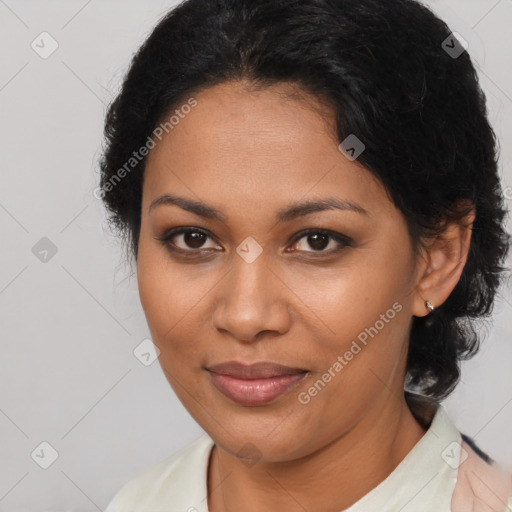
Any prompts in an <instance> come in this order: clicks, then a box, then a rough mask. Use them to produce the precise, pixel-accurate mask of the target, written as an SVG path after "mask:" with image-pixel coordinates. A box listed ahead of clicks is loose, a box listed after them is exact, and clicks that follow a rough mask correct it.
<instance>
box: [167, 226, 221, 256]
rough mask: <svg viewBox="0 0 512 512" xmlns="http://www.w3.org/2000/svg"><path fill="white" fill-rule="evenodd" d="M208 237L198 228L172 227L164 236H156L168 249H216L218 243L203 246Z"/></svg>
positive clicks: (186, 250) (185, 250) (189, 250)
mask: <svg viewBox="0 0 512 512" xmlns="http://www.w3.org/2000/svg"><path fill="white" fill-rule="evenodd" d="M208 239H211V237H210V236H209V235H208V234H207V233H206V232H205V231H203V230H201V229H199V228H193V227H188V228H179V229H174V230H172V231H170V232H168V233H166V234H165V235H164V236H162V237H160V238H158V240H160V241H161V242H162V243H163V244H164V245H165V246H166V247H167V248H169V249H170V250H177V251H182V252H200V251H199V249H208V250H210V249H217V248H218V245H216V244H213V246H210V247H205V243H207V241H208Z"/></svg>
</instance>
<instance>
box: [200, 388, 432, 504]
mask: <svg viewBox="0 0 512 512" xmlns="http://www.w3.org/2000/svg"><path fill="white" fill-rule="evenodd" d="M408 403H409V406H410V407H411V409H412V410H413V411H414V414H413V412H411V409H410V408H409V406H408ZM423 405H428V404H423ZM424 411H426V413H424V414H423V415H422V412H424ZM433 412H435V411H434V410H433V409H429V410H426V409H425V408H424V407H422V403H421V401H418V400H417V399H415V398H414V397H413V396H411V395H408V396H407V401H406V397H405V396H402V397H401V400H399V399H397V398H395V397H394V396H392V397H391V398H390V399H387V400H386V401H384V403H383V404H378V405H376V406H375V407H374V408H373V409H372V410H371V411H369V412H368V413H367V414H366V415H365V417H364V418H363V419H361V421H360V422H359V423H358V424H357V425H356V426H355V427H354V428H352V429H351V430H349V431H347V432H343V433H341V435H339V436H338V437H337V438H336V439H334V440H333V441H332V442H331V443H329V444H328V445H327V446H324V447H322V448H321V449H320V450H318V451H316V452H314V453H312V454H309V455H308V456H306V457H303V458H300V459H297V460H294V461H286V462H265V461H259V462H258V463H257V464H255V465H254V466H250V467H249V466H247V465H246V464H244V463H243V462H242V461H240V460H239V459H237V458H236V457H233V456H232V455H231V454H229V453H228V452H226V451H225V450H223V449H222V448H221V447H219V446H218V445H215V447H214V448H213V450H212V454H211V459H210V464H209V471H208V496H209V497H208V507H209V511H210V512H232V511H234V510H244V511H245V512H256V511H258V512H260V511H261V510H286V511H288V512H304V510H344V509H346V508H348V507H350V506H351V505H353V504H354V503H355V502H357V501H358V500H359V499H360V498H361V497H363V496H364V495H365V494H367V493H368V492H370V491H371V490H372V489H373V488H375V487H376V486H377V485H378V484H379V483H380V482H382V481H383V480H384V479H385V478H386V477H387V476H389V474H390V473H391V472H392V471H393V470H394V469H395V468H396V467H397V466H398V464H399V463H400V462H401V461H402V460H403V458H404V457H405V456H406V455H407V454H408V453H409V452H410V451H411V449H412V448H413V447H414V445H415V444H416V443H417V442H418V441H419V440H420V439H421V438H422V437H423V435H424V434H425V432H426V430H427V428H428V423H429V417H430V420H431V417H432V414H433ZM415 415H416V416H417V417H416V416H415Z"/></svg>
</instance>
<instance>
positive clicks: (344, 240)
mask: <svg viewBox="0 0 512 512" xmlns="http://www.w3.org/2000/svg"><path fill="white" fill-rule="evenodd" d="M187 233H201V234H202V235H205V236H207V237H208V238H211V239H212V240H213V238H212V237H211V236H210V235H209V234H208V232H206V231H205V230H203V229H201V228H196V227H182V228H176V229H173V230H171V231H168V232H166V233H164V234H163V235H162V236H160V237H156V239H157V240H159V241H160V242H161V243H162V244H163V245H164V247H165V248H166V249H168V250H169V251H171V252H173V253H181V254H186V255H187V256H193V255H194V256H197V255H201V254H202V253H203V254H204V252H206V251H208V252H209V251H215V249H213V250H212V249H182V248H180V247H177V246H176V245H175V244H173V243H172V242H171V240H172V239H173V238H175V237H177V236H179V235H182V234H187ZM312 234H320V235H326V236H328V237H329V238H330V239H332V240H334V241H336V242H338V243H339V244H340V245H341V246H342V247H341V248H338V249H331V250H329V251H323V250H320V251H314V250H312V251H299V252H306V253H311V254H312V255H313V257H319V256H320V257H321V256H322V255H324V256H325V255H331V254H335V253H338V252H340V251H341V250H343V249H344V248H345V247H351V246H352V240H351V239H350V238H348V237H347V236H345V235H342V234H340V233H336V232H335V231H330V230H328V229H318V228H310V229H306V230H303V231H300V232H299V233H297V234H296V235H295V236H294V238H293V239H292V242H291V245H292V246H293V245H295V244H296V243H297V242H298V241H299V240H301V239H302V238H305V237H307V236H309V235H312Z"/></svg>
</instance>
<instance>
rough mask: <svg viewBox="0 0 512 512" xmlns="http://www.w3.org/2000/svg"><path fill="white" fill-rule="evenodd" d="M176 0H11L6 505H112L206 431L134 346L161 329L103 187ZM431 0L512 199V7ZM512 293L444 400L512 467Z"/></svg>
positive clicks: (3, 192)
mask: <svg viewBox="0 0 512 512" xmlns="http://www.w3.org/2000/svg"><path fill="white" fill-rule="evenodd" d="M175 3H176V2H172V1H163V0H158V1H157V0H153V1H150V2H143V1H138V2H135V1H127V0H101V1H100V0H89V1H86V0H67V1H58V2H57V1H48V0H46V1H41V0H32V1H29V0H26V1H22V0H0V27H1V30H0V47H1V48H2V57H1V66H0V119H1V124H0V130H1V132H0V155H1V161H2V170H1V172H0V225H1V242H0V243H1V252H0V254H1V261H0V325H1V330H0V332H1V344H0V348H1V358H0V511H3V512H7V511H9V512H13V511H14V512H18V511H31V512H34V511H50V510H51V511H53V512H55V511H59V512H60V511H80V512H86V511H87V512H89V511H91V512H92V511H96V510H103V509H104V508H105V506H106V505H107V503H108V502H109V500H110V499H111V498H112V496H113V495H114V493H115V492H116V491H117V490H118V489H119V488H120V486H121V485H122V484H123V483H125V482H126V481H127V480H128V479H130V478H131V477H133V476H134V475H135V474H136V473H138V472H140V471H141V470H143V469H145V468H146V467H148V466H150V465H152V464H154V463H156V462H157V461H159V460H161V459H163V458H164V457H166V456H168V455H170V454H171V453H173V452H174V451H176V450H177V449H179V448H180V447H182V446H184V445H186V444H188V443H189V442H191V441H192V440H194V439H195V438H197V437H198V436H199V435H200V434H201V433H202V430H201V428H200V427H199V426H198V425H197V424H196V423H195V422H194V421H193V420H192V419H191V417H190V416H189V415H188V413H187V412H186V410H185V409H184V408H183V406H182V405H181V403H180V402H179V401H178V400H177V398H176V397H175V396H174V393H173V391H172V389H171V388H170V386H169V385H168V383H167V381H166V380H165V378H164V376H163V373H162V371H161V369H160V366H159V365H158V362H157V361H155V362H154V363H153V364H152V365H150V366H144V365H143V364H142V363H141V362H140V361H139V359H137V358H136V357H135V356H134V353H133V351H134V349H135V348H136V347H137V346H138V345H139V344H140V343H141V341H142V340H143V339H144V338H146V337H149V330H148V328H147V325H146V323H145V318H144V316H143V312H142V309H141V307H140V304H139V300H138V294H137V288H136V280H135V277H132V278H130V277H129V276H130V273H131V270H130V269H129V268H127V266H125V265H123V261H122V257H121V252H120V247H119V245H118V242H117V241H116V239H115V238H114V237H113V236H112V235H110V234H109V233H108V230H107V226H106V224H105V215H104V211H103V208H102V204H101V202H100V201H99V200H98V199H96V198H95V197H94V196H93V190H94V188H95V187H96V186H97V181H98V174H97V160H98V157H99V155H100V151H101V143H102V129H103V118H104V114H105V110H106V104H108V102H109V101H110V100H111V99H112V98H113V95H114V94H115V92H116V91H117V90H118V87H119V85H120V81H121V79H122V76H123V73H124V72H125V70H126V69H127V66H128V63H129V59H130V57H131V55H132V53H133V52H134V51H135V50H136V49H137V48H138V46H139V45H140V44H141V43H142V41H143V40H144V38H145V37H146V36H147V35H148V33H149V31H150V30H151V29H152V27H153V26H154V25H155V23H156V22H157V20H158V19H159V17H160V16H161V15H162V14H163V13H164V12H165V11H166V10H168V9H169V8H170V7H171V6H173V5H175ZM429 3H430V4H431V5H432V6H433V7H434V9H435V10H436V11H437V12H438V13H439V14H440V15H441V16H442V17H443V18H444V19H445V20H446V21H447V22H448V23H449V25H450V26H451V28H452V30H454V31H457V32H459V33H460V34H462V36H463V37H464V38H465V39H466V40H467V41H468V42H469V49H468V51H469V52H470V53H471V55H472V56H473V57H474V59H475V60H476V62H477V65H478V67H479V73H480V77H481V83H482V86H483V88H484V90H485V92H486V94H487V97H488V104H489V109H490V118H491V122H492V124H493V126H494V127H495V130H496V132H497V135H498V137H499V139H500V141H501V147H502V156H501V166H500V169H501V174H502V178H503V184H504V186H505V187H508V188H507V195H508V197H509V198H512V188H510V187H511V186H512V176H511V170H510V169H511V165H510V164H511V159H512V150H511V148H512V145H511V142H512V99H511V98H512V75H511V73H512V66H511V63H512V48H511V47H512V35H511V33H510V27H511V22H512V1H511V0H500V1H497V0H492V1H491V0H489V1H487V0H446V1H443V2H441V1H432V2H429ZM43 31H48V32H49V33H50V34H51V36H52V37H53V38H54V39H55V40H56V41H57V42H58V45H59V47H58V49H57V50H56V51H55V52H54V53H53V54H52V55H51V56H49V57H48V58H46V59H43V58H41V57H40V56H39V55H38V54H37V53H36V52H35V51H34V50H33V49H32V48H31V43H32V41H33V40H36V42H37V41H38V40H39V39H38V36H39V34H40V33H41V32H43ZM45 44H46V46H45V48H46V49H48V48H49V43H48V41H47V43H45ZM390 72H392V70H390ZM432 151H435V148H432ZM509 203H510V201H509ZM42 237H47V238H49V239H50V240H51V241H52V242H53V244H55V246H56V247H57V253H56V254H55V255H54V256H53V257H51V258H48V261H47V262H42V261H40V260H39V259H38V258H37V257H36V256H35V255H34V254H33V252H32V248H33V246H34V245H35V244H36V243H37V242H38V241H39V240H40V239H41V238H42ZM511 303H512V294H511V290H510V289H509V288H508V286H507V287H504V289H503V290H502V293H501V294H500V298H499V299H498V302H497V305H496V308H495V313H494V316H493V323H489V324H488V326H487V327H486V328H485V329H484V333H485V334H486V340H485V343H484V346H483V349H482V351H481V353H480V354H479V355H478V356H477V357H475V358H474V359H473V360H472V361H471V362H469V363H467V364H464V366H463V382H462V383H461V384H460V385H459V387H458V388H457V391H456V392H455V393H454V394H453V395H452V397H450V398H449V399H448V400H447V401H446V402H445V406H446V408H447V410H448V412H449V414H450V415H451V417H452V419H453V421H454V422H455V423H456V425H457V426H458V428H459V429H460V430H462V431H463V432H465V433H467V434H468V435H471V436H473V437H474V438H475V440H476V442H477V443H478V444H479V445H480V446H481V447H482V448H483V449H484V450H486V451H487V452H488V453H489V454H490V455H491V456H493V457H494V458H496V459H497V460H498V461H499V462H500V463H502V464H503V465H504V466H505V467H507V469H508V470H510V471H512V438H511V432H512V371H511V369H512V342H511V331H512V320H511V311H512V306H511ZM43 441H46V442H48V443H50V445H51V446H53V447H54V449H55V450H56V451H57V452H58V458H57V460H56V461H55V462H54V463H53V464H52V465H51V466H50V467H49V468H48V469H42V468H41V467H40V466H39V465H38V464H37V463H36V462H35V461H34V460H33V459H32V457H31V453H32V452H33V451H34V450H35V449H36V448H38V447H39V445H40V443H41V442H43ZM36 453H39V454H40V457H39V460H40V461H41V460H42V459H44V457H48V456H49V455H48V454H49V451H48V449H46V451H44V450H43V452H42V453H44V456H43V455H41V452H40V449H39V451H37V450H36ZM35 458H36V459H37V457H35Z"/></svg>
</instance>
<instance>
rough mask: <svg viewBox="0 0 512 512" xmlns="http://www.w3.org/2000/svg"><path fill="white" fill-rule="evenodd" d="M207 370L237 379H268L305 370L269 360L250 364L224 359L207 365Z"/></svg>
mask: <svg viewBox="0 0 512 512" xmlns="http://www.w3.org/2000/svg"><path fill="white" fill-rule="evenodd" d="M207 370H209V371H211V372H214V373H218V374H221V375H228V376H230V377H236V378H238V379H268V378H270V377H282V376H283V375H296V374H298V373H304V372H305V371H307V370H306V369H305V368H293V367H291V366H283V365H281V364H276V363H271V362H269V361H259V362H257V363H252V364H243V363H239V362H238V361H226V362H225V363H220V364H214V365H212V366H209V367H208V368H207Z"/></svg>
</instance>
